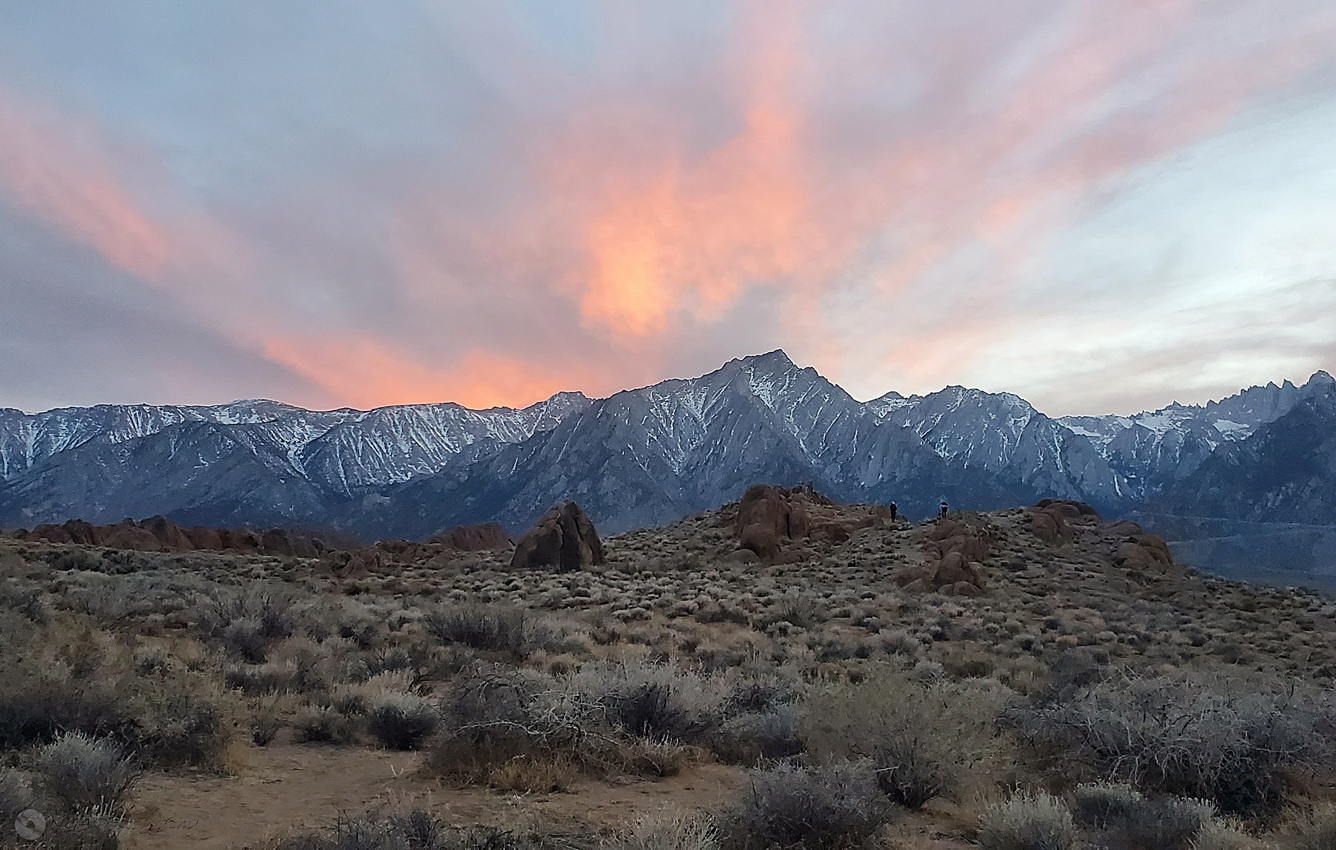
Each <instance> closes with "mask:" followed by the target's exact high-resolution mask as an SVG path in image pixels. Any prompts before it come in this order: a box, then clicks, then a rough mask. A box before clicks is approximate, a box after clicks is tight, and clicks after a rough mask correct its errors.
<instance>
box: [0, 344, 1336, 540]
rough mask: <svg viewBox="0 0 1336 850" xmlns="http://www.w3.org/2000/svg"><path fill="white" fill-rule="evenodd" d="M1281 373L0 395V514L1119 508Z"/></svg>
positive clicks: (1269, 399)
mask: <svg viewBox="0 0 1336 850" xmlns="http://www.w3.org/2000/svg"><path fill="white" fill-rule="evenodd" d="M1333 384H1336V382H1333V380H1332V378H1331V377H1330V376H1329V375H1326V373H1318V374H1316V375H1314V376H1313V378H1312V379H1311V380H1310V381H1309V383H1308V384H1306V385H1305V386H1304V387H1295V386H1294V385H1293V384H1290V383H1288V382H1287V383H1285V384H1283V385H1281V386H1276V385H1274V384H1272V385H1268V386H1266V387H1255V388H1252V389H1250V390H1245V391H1243V392H1241V393H1239V394H1238V395H1236V396H1232V397H1230V398H1228V399H1224V400H1222V401H1219V402H1212V403H1211V404H1207V405H1203V406H1200V407H1187V406H1183V405H1171V406H1169V407H1166V408H1164V409H1162V410H1159V411H1152V412H1148V413H1143V414H1137V415H1136V416H1106V417H1068V418H1064V419H1052V418H1050V417H1048V416H1045V415H1044V414H1042V413H1040V412H1039V411H1037V410H1035V409H1034V408H1033V407H1032V406H1031V405H1030V404H1029V403H1028V402H1026V401H1025V400H1023V399H1021V398H1019V397H1018V396H1015V395H1011V394H1007V393H986V392H982V391H980V390H973V389H966V388H963V387H947V388H946V389H944V390H941V391H940V392H936V393H930V394H928V395H923V396H908V397H906V396H902V395H899V394H897V393H888V394H886V395H885V396H882V397H881V398H878V399H875V400H873V401H870V402H867V403H860V402H858V401H857V400H855V399H853V398H852V397H851V396H849V394H848V393H846V392H845V391H844V390H843V389H841V388H840V387H839V386H837V385H836V384H834V383H832V382H830V381H828V380H827V379H826V378H824V377H822V376H821V375H820V374H818V373H817V372H816V370H814V369H811V368H800V367H798V366H796V365H794V363H793V362H792V361H791V360H789V358H788V357H787V356H786V355H785V354H784V352H782V351H773V352H770V353H768V354H763V355H758V356H754V357H747V358H743V359H740V360H733V361H730V362H729V363H726V364H724V365H723V366H722V367H720V368H719V369H716V370H715V371H713V372H710V373H708V374H706V375H702V376H700V377H698V378H692V379H679V380H669V381H663V382H661V383H658V384H655V385H653V386H650V387H645V388H642V389H636V390H628V391H625V392H620V393H617V394H615V395H613V396H611V397H609V398H606V399H600V400H590V399H588V398H586V397H584V396H583V395H580V394H579V393H563V394H559V395H557V396H553V397H552V398H551V399H548V400H547V401H544V402H540V403H539V404H535V405H532V406H530V407H527V408H524V409H522V410H516V409H510V408H494V409H491V410H481V411H480V410H469V409H467V408H464V407H461V406H459V405H456V404H451V403H442V404H420V405H403V406H397V407H386V408H378V409H376V410H371V411H356V410H348V409H343V410H332V411H307V410H303V409H301V408H295V407H291V406H289V405H284V404H280V403H277V402H271V401H263V400H249V401H238V402H233V403H232V404H228V405H219V406H214V407H183V406H163V407H155V406H150V405H119V406H118V405H101V406H98V407H92V408H66V409H61V410H53V411H47V412H45V413H39V414H25V413H22V412H20V411H16V410H3V409H0V522H3V523H8V524H11V525H12V524H26V523H30V522H34V521H48V520H61V519H65V518H69V517H74V516H81V517H84V518H93V517H98V518H106V517H113V518H115V519H119V518H121V517H123V516H127V515H131V516H138V515H140V513H139V512H141V511H147V510H150V509H152V511H153V512H158V513H169V514H174V515H175V516H178V517H190V518H193V519H195V520H198V521H201V522H208V521H210V517H214V518H215V519H216V521H218V522H222V521H224V520H225V521H227V522H254V523H259V522H279V521H281V520H282V519H283V518H287V519H288V520H292V521H296V520H300V521H302V522H316V523H321V524H325V523H339V524H342V525H344V526H345V527H349V528H356V529H357V530H359V531H361V532H362V533H364V534H367V535H368V536H378V535H384V534H391V533H394V534H401V535H410V536H415V535H419V534H429V533H431V532H434V531H436V530H438V529H439V528H440V527H442V526H443V525H444V524H448V523H451V522H462V521H477V520H484V519H499V520H501V521H503V522H508V523H511V524H512V526H515V525H518V524H522V523H524V522H526V521H528V520H529V519H532V517H533V516H535V515H537V514H538V513H541V511H542V510H543V509H545V508H546V507H548V506H549V505H550V504H551V502H553V501H556V500H559V499H563V498H568V497H575V498H577V499H580V500H581V501H582V503H583V502H588V504H586V505H585V506H586V508H587V509H588V510H589V511H590V513H591V515H593V516H595V517H596V518H597V519H600V521H603V522H607V523H608V524H609V527H611V528H629V527H632V526H634V525H636V524H641V523H649V522H660V521H664V520H667V519H672V518H673V517H675V516H680V515H682V514H684V513H689V512H691V511H694V510H699V509H703V508H711V507H715V506H716V505H718V504H720V503H721V502H723V501H727V500H729V499H732V498H736V497H737V495H739V494H740V493H741V492H742V490H743V489H745V487H746V486H747V485H748V484H750V483H753V482H755V481H762V480H764V481H770V482H772V483H780V484H796V483H800V482H804V481H812V482H813V483H815V484H816V485H817V486H818V487H819V488H821V489H823V490H824V491H825V492H828V493H829V494H830V495H832V496H834V497H835V498H839V499H844V500H850V501H854V500H863V501H866V500H880V501H890V500H895V501H897V502H898V503H899V504H900V506H901V509H902V510H904V511H905V512H906V513H910V514H913V513H924V512H927V511H928V510H930V509H931V508H932V506H933V505H935V504H936V502H937V501H938V500H939V499H942V498H946V499H948V500H949V501H950V502H951V503H952V504H954V505H960V506H970V507H980V508H986V507H999V506H1002V505H1005V504H1016V503H1020V502H1024V501H1026V500H1032V499H1034V498H1038V497H1040V496H1058V497H1066V498H1075V499H1081V500H1084V501H1089V502H1091V503H1092V504H1094V505H1095V506H1096V507H1097V508H1099V509H1100V510H1102V511H1105V512H1108V513H1110V514H1111V515H1114V514H1118V513H1120V512H1122V511H1124V510H1126V509H1128V508H1130V507H1134V506H1136V505H1138V504H1141V503H1142V502H1144V500H1146V499H1148V498H1149V497H1150V496H1152V495H1154V494H1156V493H1159V492H1161V491H1162V490H1163V489H1164V488H1165V487H1166V486H1168V485H1169V484H1171V483H1173V482H1175V481H1179V480H1182V479H1183V478H1185V477H1186V476H1188V475H1190V474H1191V473H1192V472H1193V470H1195V469H1196V468H1197V467H1198V466H1199V465H1200V464H1201V463H1202V461H1203V459H1205V458H1207V457H1209V456H1210V455H1211V454H1212V452H1214V451H1215V450H1216V449H1217V448H1218V447H1221V446H1227V445H1233V444H1235V443H1237V442H1239V441H1242V440H1244V439H1246V438H1247V437H1248V435H1250V434H1252V433H1255V432H1256V431H1257V430H1258V429H1259V428H1260V427H1261V426H1263V425H1265V424H1266V423H1268V422H1270V421H1274V420H1275V419H1276V418H1277V417H1280V416H1283V415H1284V414H1285V413H1286V412H1288V411H1289V410H1291V409H1293V408H1294V407H1295V405H1296V404H1297V403H1300V402H1301V401H1302V400H1303V399H1305V398H1308V397H1310V396H1311V395H1312V393H1313V391H1314V388H1315V387H1330V386H1332V385H1333Z"/></svg>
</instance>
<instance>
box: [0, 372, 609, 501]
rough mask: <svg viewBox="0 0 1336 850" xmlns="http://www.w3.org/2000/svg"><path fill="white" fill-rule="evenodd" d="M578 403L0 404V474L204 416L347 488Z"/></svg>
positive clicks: (534, 427)
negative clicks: (247, 431)
mask: <svg viewBox="0 0 1336 850" xmlns="http://www.w3.org/2000/svg"><path fill="white" fill-rule="evenodd" d="M586 404H588V399H586V398H585V397H584V396H583V395H580V394H579V393H560V394H558V395H556V396H553V397H552V398H550V399H547V400H546V401H542V402H539V403H538V404H535V405H532V406H530V407H527V408H524V409H522V410H516V409H511V408H492V409H490V410H469V409H468V408H465V407H461V406H460V405H457V404H420V405H402V406H397V407H384V408H377V409H375V410H370V411H358V410H352V409H349V408H343V409H339V410H330V411H311V410H305V409H303V408H299V407H293V406H291V405H287V404H282V403H279V402H274V401H266V400H246V401H236V402H232V403H231V404H225V405H216V406H171V405H167V406H154V405H98V406H96V407H88V408H60V409H56V410H50V411H46V412H44V413H36V414H25V413H23V412H22V411H18V410H9V409H5V410H0V481H5V480H8V479H12V478H15V477H17V476H19V475H22V474H24V473H26V472H27V471H29V470H31V469H32V468H33V467H35V466H37V465H39V464H41V463H42V462H44V461H46V460H48V459H50V458H54V457H55V456H57V455H60V454H61V453H62V452H66V451H69V450H71V449H76V448H78V447H80V446H82V445H84V444H85V443H88V442H90V441H92V440H99V441H102V442H105V443H108V444H118V443H124V442H129V441H132V440H138V439H141V438H144V437H148V436H152V435H154V434H157V433H159V432H161V431H163V430H164V429H167V428H170V427H172V426H174V425H180V424H184V423H189V422H204V423H209V424H213V425H219V426H224V427H237V428H240V427H243V426H244V427H248V428H259V429H261V430H262V431H263V432H264V433H266V434H268V435H269V439H270V440H272V441H273V442H274V443H275V444H276V445H278V446H280V447H281V449H282V450H281V452H280V454H282V455H283V456H285V457H286V458H287V463H288V465H289V466H290V467H292V471H291V474H296V475H303V476H304V475H307V474H308V466H309V474H310V476H311V478H312V481H313V482H314V483H316V484H317V486H321V487H329V488H330V489H331V491H332V492H337V493H342V494H344V495H347V494H349V493H351V492H352V491H353V490H355V489H357V488H364V487H370V486H379V485H382V484H389V483H394V482H398V481H406V480H408V479H409V478H411V477H413V476H415V475H423V474H428V473H432V472H436V471H438V470H440V469H441V468H443V467H444V465H445V464H446V463H447V462H448V461H449V460H450V459H451V458H452V457H454V456H455V455H457V454H458V453H459V452H460V451H462V450H463V449H464V448H465V447H466V446H469V445H471V444H473V443H475V442H478V441H480V440H490V441H494V442H499V443H510V442H516V441H519V440H524V439H527V438H528V437H530V436H532V435H533V434H534V433H535V432H537V431H539V430H544V429H547V428H551V427H554V426H555V424H556V423H558V422H560V421H561V419H562V417H564V416H566V415H567V414H568V413H570V412H571V411H572V410H576V409H579V408H581V407H582V406H584V405H586ZM242 439H243V441H244V440H245V438H244V437H243V438H242Z"/></svg>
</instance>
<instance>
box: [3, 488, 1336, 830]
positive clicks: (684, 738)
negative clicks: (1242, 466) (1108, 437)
mask: <svg viewBox="0 0 1336 850" xmlns="http://www.w3.org/2000/svg"><path fill="white" fill-rule="evenodd" d="M581 516H582V515H581ZM552 517H553V519H552V522H551V524H550V525H549V526H548V527H547V528H546V530H545V531H543V532H542V533H543V535H546V536H533V535H531V536H527V537H526V539H522V540H521V541H519V545H518V548H517V547H515V546H513V545H512V544H511V543H510V541H509V540H508V539H507V538H505V536H504V534H498V533H496V531H495V530H485V529H484V530H478V529H472V530H455V531H453V532H451V533H449V534H446V535H442V536H441V537H439V538H437V539H436V542H431V543H408V542H405V541H386V542H384V543H382V544H379V545H378V546H376V547H370V548H363V549H341V548H337V547H335V546H333V545H328V544H325V543H319V544H317V543H315V542H312V540H311V538H310V537H309V536H307V537H301V538H299V540H300V542H299V543H298V544H296V545H294V543H293V542H292V540H291V539H289V540H287V542H284V541H281V540H279V539H278V538H277V537H273V536H270V538H269V540H268V542H266V541H265V535H263V534H255V535H253V538H251V537H246V538H241V537H239V538H238V540H240V541H241V542H239V543H236V544H234V545H230V546H229V545H224V543H225V542H226V541H225V538H227V539H229V540H230V538H228V537H227V536H225V535H215V536H217V538H218V540H217V543H216V544H215V542H214V540H213V538H208V537H205V538H201V539H203V541H204V543H205V545H204V546H198V545H196V541H195V540H192V539H191V537H192V535H191V534H185V533H183V534H182V535H181V536H180V537H179V538H178V537H177V536H175V534H174V532H172V530H171V529H169V528H165V527H163V526H162V525H161V524H160V523H159V524H158V526H157V527H156V529H155V530H147V531H145V533H144V534H140V533H138V531H135V532H130V531H127V530H126V529H125V528H123V527H122V528H121V529H120V530H119V531H117V532H115V533H116V534H117V535H118V538H117V539H111V538H110V537H103V539H102V541H101V542H102V543H103V544H110V545H93V544H92V543H88V542H85V543H74V542H52V539H53V538H54V539H60V535H59V534H57V533H56V532H53V531H50V530H48V531H46V532H43V533H41V534H27V535H25V536H24V537H23V538H22V539H19V538H14V537H10V538H0V575H2V576H3V585H2V588H3V590H2V592H0V636H2V637H3V642H4V645H5V647H6V649H7V652H6V657H5V658H4V660H3V661H0V681H3V682H4V683H5V685H4V688H3V689H2V690H3V692H4V693H3V695H0V764H2V765H3V773H2V774H0V809H3V810H4V811H3V812H0V814H3V816H4V818H5V821H6V822H9V821H11V820H12V819H13V817H14V816H15V815H17V813H18V812H19V811H21V810H24V809H27V808H33V809H37V810H39V811H42V812H43V814H44V815H45V816H46V818H47V823H48V826H47V828H46V832H45V834H44V835H43V837H42V838H41V839H40V840H39V842H37V843H31V842H29V843H28V844H27V845H25V846H48V847H79V846H118V844H117V842H119V846H123V847H144V848H158V847H162V848H167V847H217V848H241V847H253V848H260V847H266V848H272V847H279V846H281V847H284V848H288V850H292V848H297V847H376V848H378V847H385V848H389V847H437V846H439V847H455V846H459V847H483V846H486V847H506V846H516V847H519V846H591V847H592V846H626V847H683V848H685V847H700V848H705V847H713V846H723V847H743V848H748V847H764V846H802V847H834V846H853V845H868V846H884V847H907V848H928V847H938V848H946V847H957V846H963V845H971V844H976V845H979V846H982V847H984V848H986V850H1003V848H1018V850H1019V848H1027V847H1035V848H1039V847H1053V848H1063V847H1078V846H1104V847H1137V846H1156V847H1166V848H1168V847H1180V846H1181V847H1184V848H1186V847H1198V848H1203V850H1207V848H1211V847H1226V846H1228V847H1246V846H1254V845H1263V846H1264V845H1273V846H1284V847H1310V846H1311V847H1329V846H1336V845H1333V844H1330V843H1327V844H1323V843H1320V842H1321V841H1323V840H1330V837H1331V834H1336V833H1324V832H1323V830H1329V829H1330V822H1329V821H1328V820H1326V817H1327V815H1326V811H1327V809H1326V807H1327V805H1328V801H1329V800H1330V799H1332V792H1331V786H1330V779H1331V777H1330V775H1329V773H1328V770H1329V767H1330V765H1331V764H1333V763H1336V762H1333V761H1332V758H1331V757H1332V755H1333V754H1336V748H1333V744H1334V743H1336V708H1334V707H1333V702H1332V700H1331V686H1332V679H1333V676H1336V601H1333V600H1332V599H1330V598H1329V597H1326V596H1322V595H1318V594H1315V593H1312V592H1308V591H1301V590H1276V589H1268V588H1261V587H1252V586H1248V585H1243V584H1237V583H1231V582H1227V581H1224V580H1219V579H1213V578H1210V577H1207V576H1203V575H1200V574H1198V573H1195V572H1194V571H1192V570H1190V569H1188V568H1186V567H1184V566H1183V565H1180V564H1176V563H1174V561H1173V559H1172V558H1171V557H1170V556H1169V554H1168V550H1167V549H1166V548H1165V547H1164V546H1163V543H1162V542H1161V541H1159V540H1158V538H1155V537H1153V536H1150V535H1146V534H1143V533H1142V532H1141V530H1140V529H1139V528H1138V527H1136V526H1135V525H1134V524H1131V523H1106V522H1104V521H1103V520H1102V519H1101V518H1100V517H1098V516H1096V515H1095V514H1094V513H1093V512H1092V511H1090V510H1089V508H1087V507H1085V506H1082V505H1079V504H1075V503H1070V502H1044V503H1040V504H1039V505H1037V506H1034V507H1030V508H1016V509H1012V510H1005V511H999V512H995V513H989V514H973V513H965V512H957V513H952V514H950V515H949V516H947V517H945V518H943V519H940V520H937V521H934V522H928V523H910V522H906V521H903V520H894V519H892V518H891V517H890V515H889V511H888V510H887V509H886V508H884V507H881V506H857V505H854V506H849V505H836V504H832V503H830V502H829V501H828V500H825V499H823V498H821V497H820V496H819V495H818V494H815V493H812V492H810V491H803V490H792V491H784V490H774V489H769V488H763V489H757V490H755V491H754V492H749V493H748V496H747V497H746V498H744V499H743V501H742V502H741V503H740V504H733V505H728V506H725V507H724V508H721V509H719V510H717V511H712V512H708V513H704V514H700V515H697V516H693V517H690V518H687V519H685V520H683V521H681V522H679V523H676V524H674V525H671V526H668V527H664V528H658V529H647V530H642V531H636V532H632V533H629V534H624V535H621V536H617V537H612V538H609V539H604V540H602V541H598V546H594V545H591V540H590V539H589V534H590V533H591V532H592V529H586V528H585V525H584V524H583V523H587V518H586V519H585V520H584V521H581V520H580V518H579V516H577V515H575V514H574V513H571V512H569V511H565V510H564V509H562V510H556V511H554V512H553V514H552ZM135 527H136V528H138V526H135ZM113 528H114V527H113ZM81 533H82V532H81ZM87 534H88V536H87V537H85V538H84V539H85V540H90V541H95V540H96V536H95V532H93V531H91V530H90V531H89V532H87ZM145 535H149V536H147V537H146V536H145ZM194 536H195V537H196V538H198V534H197V533H196V534H195V535H194ZM149 537H152V540H150V539H149ZM164 537H166V538H170V539H171V540H174V541H175V542H174V543H172V542H164V539H163V538H164ZM294 538H295V536H294ZM71 539H73V538H72V537H71ZM154 541H156V542H154ZM479 547H482V548H479ZM489 547H490V548H489ZM517 551H518V552H519V553H520V555H519V556H518V557H517V554H516V553H517ZM534 553H540V554H538V555H535V554H534ZM541 553H547V554H545V555H544V554H541ZM521 562H522V563H521ZM1120 741H1121V743H1120ZM1129 747H1130V748H1131V749H1129ZM1203 799H1204V800H1206V802H1202V800H1203ZM1187 800H1195V801H1196V802H1192V803H1189V802H1186V801H1187ZM795 812H797V813H798V815H794V813H795ZM791 816H792V817H797V818H798V820H799V821H801V823H797V822H795V823H790V822H789V820H786V818H787V819H791ZM414 818H416V820H414ZM1133 824H1137V825H1138V827H1137V828H1138V829H1140V830H1141V831H1140V832H1138V831H1137V830H1136V829H1133V826H1132V825H1133ZM1147 824H1152V825H1157V826H1155V829H1158V830H1159V831H1158V832H1153V834H1150V833H1146V829H1149V827H1147V826H1146V825H1147ZM5 829H6V836H5V840H11V841H18V839H17V838H12V837H11V836H10V835H9V834H8V827H6V828H5ZM1041 833H1042V835H1043V836H1045V837H1044V839H1043V840H1044V842H1047V843H1042V842H1041V843H1034V842H1035V841H1036V840H1037V839H1035V836H1036V835H1039V834H1041ZM1324 835H1326V836H1327V837H1326V838H1324V837H1323V836H1324ZM1027 836H1028V837H1027ZM95 841H96V842H102V843H101V844H96V845H95V844H93V842H95ZM359 841H360V842H362V843H357V842H359ZM303 842H305V843H303ZM414 842H417V843H414ZM1008 842H1010V843H1008ZM1017 842H1019V843H1017ZM1027 842H1029V843H1027ZM1305 842H1307V843H1305ZM1313 842H1318V843H1313Z"/></svg>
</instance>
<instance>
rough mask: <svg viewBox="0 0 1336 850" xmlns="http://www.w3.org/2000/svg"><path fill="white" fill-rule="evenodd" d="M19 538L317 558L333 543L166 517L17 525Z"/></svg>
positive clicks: (142, 548) (303, 535) (295, 534)
mask: <svg viewBox="0 0 1336 850" xmlns="http://www.w3.org/2000/svg"><path fill="white" fill-rule="evenodd" d="M14 536H15V537H17V538H19V539H21V540H45V541H47V542H48V543H76V544H80V545H84V546H103V547H106V548H108V549H132V550H135V551H138V552H192V551H200V550H202V551H211V552H239V553H244V554H260V555H279V556H293V557H298V558H318V557H320V556H321V555H322V554H323V553H325V552H327V551H329V550H331V549H333V548H335V547H334V546H332V545H331V544H330V543H328V542H326V541H325V540H324V539H322V538H321V537H319V536H316V535H314V534H307V533H303V532H294V531H288V530H286V529H282V528H271V529H268V530H266V531H263V532H256V531H252V530H251V529H248V528H242V529H227V528H221V529H214V528H204V527H203V526H192V527H185V526H182V525H179V524H178V523H176V522H174V521H172V520H170V519H168V518H167V517H164V516H155V517H149V518H148V519H146V520H142V521H140V522H135V521H134V520H131V519H126V520H122V521H121V522H118V523H116V524H115V525H92V524H91V523H87V522H84V521H83V520H78V519H72V520H68V521H67V522H64V523H61V524H60V525H50V524H49V525H39V526H37V527H36V528H34V529H33V530H32V531H23V530H20V531H18V532H16V533H15V535H14Z"/></svg>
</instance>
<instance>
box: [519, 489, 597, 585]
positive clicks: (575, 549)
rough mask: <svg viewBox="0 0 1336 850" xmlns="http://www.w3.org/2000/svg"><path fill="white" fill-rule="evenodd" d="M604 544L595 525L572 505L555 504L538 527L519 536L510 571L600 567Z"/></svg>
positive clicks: (570, 503)
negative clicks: (598, 565)
mask: <svg viewBox="0 0 1336 850" xmlns="http://www.w3.org/2000/svg"><path fill="white" fill-rule="evenodd" d="M605 560H606V557H605V556H604V554H603V542H602V541H601V540H599V538H598V532H597V531H596V530H595V529H594V523H593V522H592V521H590V519H589V516H588V515H587V514H586V513H585V512H584V510H583V509H582V508H581V507H580V506H579V505H577V504H576V503H575V502H570V501H568V502H564V503H563V504H560V505H557V506H556V507H553V508H551V509H549V510H548V511H547V513H545V514H543V515H542V517H540V518H539V520H538V523H537V525H535V526H534V527H533V528H530V529H529V530H528V531H526V532H524V534H522V535H520V539H519V541H518V542H517V543H516V544H515V554H514V556H513V557H512V558H511V560H510V566H511V568H512V569H531V568H542V567H556V568H557V569H559V570H560V571H562V572H570V571H572V570H578V569H581V568H583V567H588V566H592V565H597V564H602V563H604V562H605Z"/></svg>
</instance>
